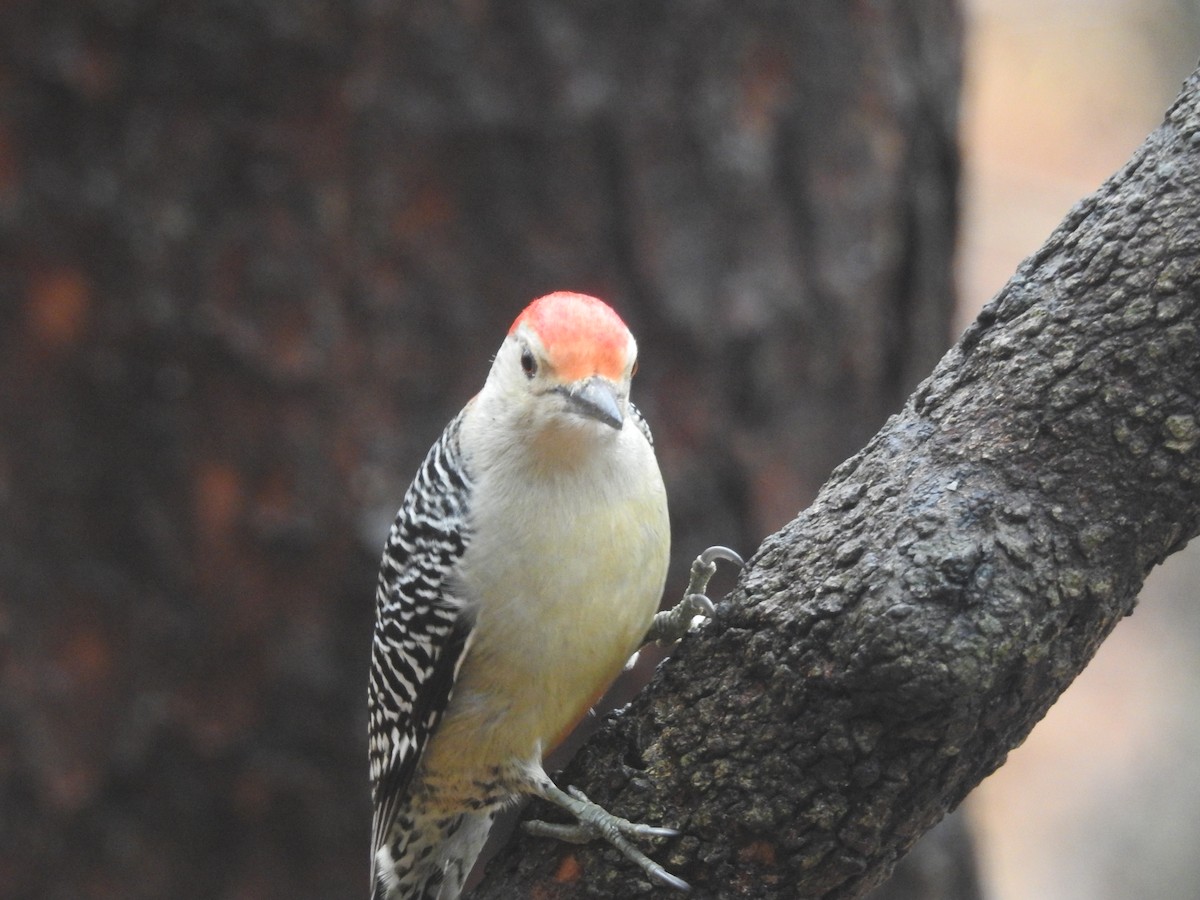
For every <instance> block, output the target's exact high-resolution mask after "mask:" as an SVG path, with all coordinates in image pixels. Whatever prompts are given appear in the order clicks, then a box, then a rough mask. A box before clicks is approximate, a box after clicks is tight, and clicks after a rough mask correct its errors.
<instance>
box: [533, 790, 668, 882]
mask: <svg viewBox="0 0 1200 900" xmlns="http://www.w3.org/2000/svg"><path fill="white" fill-rule="evenodd" d="M538 796H539V797H542V798H543V799H545V800H548V801H549V802H551V803H553V804H555V805H556V806H560V807H562V808H563V809H565V810H567V812H569V813H571V815H573V816H574V817H575V824H574V825H560V824H556V823H552V822H541V821H532V822H526V823H524V825H523V826H522V827H523V828H524V829H525V831H526V833H528V834H533V835H539V836H542V837H552V838H557V839H558V840H560V841H567V842H568V843H572V844H586V843H588V842H590V841H594V840H595V839H596V838H602V839H604V840H606V841H608V843H610V844H611V845H612V846H613V847H615V848H616V849H618V850H620V851H621V853H622V854H623V855H624V856H625V858H626V859H628V860H629V861H630V862H632V863H633V864H634V865H636V866H637V867H638V868H639V869H641V870H642V871H643V872H645V873H646V875H648V876H649V877H650V879H651V880H652V881H657V882H659V883H660V884H665V885H667V886H668V887H673V888H675V889H676V890H679V891H686V890H690V886H689V885H688V883H687V882H686V881H684V880H683V879H682V878H677V877H676V876H674V875H672V874H671V873H670V872H668V871H667V870H666V869H664V868H663V867H662V866H660V865H659V864H658V863H656V862H655V861H654V860H652V859H651V858H650V857H648V856H647V855H646V854H645V853H643V852H642V851H641V850H639V849H638V848H637V847H635V846H634V845H633V843H632V842H631V841H630V840H629V838H631V837H632V838H638V837H676V836H678V834H679V832H678V831H676V830H675V829H674V828H659V827H657V826H654V825H641V824H638V823H637V822H630V821H629V820H628V819H622V818H620V817H619V816H614V815H613V814H612V813H610V812H608V811H607V810H606V809H604V807H602V806H600V805H598V804H596V803H593V802H592V801H591V800H589V799H588V798H587V797H586V796H584V793H583V791H581V790H579V789H578V788H568V789H567V790H566V791H563V790H560V789H559V788H558V787H556V786H555V785H553V784H549V785H543V786H542V787H541V789H540V790H539V791H538Z"/></svg>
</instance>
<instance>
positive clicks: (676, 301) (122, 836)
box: [0, 0, 960, 898]
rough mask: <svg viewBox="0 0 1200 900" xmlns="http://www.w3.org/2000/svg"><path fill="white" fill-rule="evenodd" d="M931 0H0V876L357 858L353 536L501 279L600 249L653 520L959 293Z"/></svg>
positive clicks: (955, 39)
mask: <svg viewBox="0 0 1200 900" xmlns="http://www.w3.org/2000/svg"><path fill="white" fill-rule="evenodd" d="M959 24H960V23H959V19H958V13H957V7H956V4H955V3H953V2H952V0H928V2H919V3H905V2H901V0H881V2H863V3H852V4H823V5H814V4H799V3H793V4H782V3H749V4H734V3H727V4H712V3H708V4H705V3H700V4H697V3H694V2H679V0H674V2H673V0H651V2H640V3H625V4H621V3H592V4H553V3H546V2H535V0H521V2H513V3H504V4H499V3H497V4H486V3H476V4H444V3H440V2H432V0H426V2H414V3H396V4H392V5H388V4H381V3H334V2H299V0H290V2H273V3H235V2H232V0H210V2H201V3H187V4H176V3H154V4H152V3H144V2H138V0H128V2H93V3H83V2H67V0H50V2H38V3H33V2H16V3H9V4H6V5H5V6H4V7H3V10H0V48H2V50H0V298H2V300H0V421H2V422H3V423H4V427H3V428H2V429H0V640H2V641H3V654H2V655H0V666H2V669H0V673H2V674H0V677H2V681H3V685H4V688H3V691H2V692H0V829H2V832H3V835H2V837H3V839H2V840H0V895H3V896H5V897H27V896H34V895H36V896H44V897H56V896H62V897H79V896H88V897H104V896H120V897H163V896H173V897H181V898H186V897H216V896H238V897H243V898H251V897H274V896H289V897H318V896H328V897H334V896H336V897H344V896H354V895H355V894H356V893H357V892H360V891H364V890H365V886H366V850H365V848H366V846H367V829H368V821H369V810H368V798H367V788H366V767H365V740H364V733H365V710H364V696H365V669H366V657H367V642H368V639H369V638H368V636H369V628H370V621H371V616H372V605H371V603H372V601H371V598H372V590H373V580H374V572H375V566H376V562H377V559H378V552H379V548H380V546H381V544H382V539H383V535H384V533H385V530H386V526H387V523H388V522H389V520H390V518H391V516H392V514H393V512H394V509H395V507H396V505H397V504H398V502H399V499H400V496H401V494H402V493H403V490H404V488H405V486H406V484H407V481H408V479H409V477H410V476H411V474H412V472H413V470H414V468H415V466H416V464H417V462H418V461H419V459H420V457H421V455H422V454H423V453H424V451H425V449H426V448H427V447H428V445H429V443H430V442H431V441H432V440H433V438H434V437H435V436H436V434H437V433H438V431H439V430H440V429H441V427H442V425H443V424H444V422H445V421H446V420H447V419H448V418H449V416H450V415H452V414H453V412H454V411H455V410H456V409H457V408H458V407H459V405H461V403H462V402H463V401H465V399H466V398H467V397H469V396H470V395H471V394H472V393H473V392H474V391H475V390H476V389H477V388H478V385H479V384H480V383H481V381H482V378H483V376H484V373H485V372H486V369H487V365H488V358H489V355H490V354H491V353H492V352H493V351H494V349H495V346H496V345H497V344H498V342H499V339H500V336H501V335H502V334H503V333H504V331H505V329H506V328H507V325H508V323H509V322H510V321H511V319H512V317H513V316H514V314H515V313H516V312H517V311H518V310H519V308H520V307H521V306H522V305H523V304H524V303H525V302H526V301H528V300H529V299H530V298H532V297H533V296H535V295H537V294H540V293H544V292H546V291H548V290H552V289H557V288H574V289H579V290H585V291H590V292H594V293H597V294H600V295H602V296H604V297H606V298H607V299H609V300H610V301H611V302H613V303H614V305H615V306H616V307H617V308H618V309H619V310H620V311H621V312H622V313H623V314H624V315H625V316H626V318H627V320H628V321H629V322H630V325H631V326H632V328H633V330H634V332H635V333H636V334H637V335H638V337H639V341H640V343H641V345H642V348H643V357H642V359H643V362H642V372H641V374H640V375H639V380H638V384H637V386H636V392H637V400H638V402H639V403H640V405H641V406H642V408H643V409H644V411H645V412H646V413H647V415H648V417H649V418H650V420H651V422H652V425H653V426H654V428H655V432H656V435H657V437H658V441H659V448H660V458H661V460H662V463H663V467H664V469H665V471H666V473H667V477H668V481H669V484H668V488H669V491H670V495H671V499H672V503H673V516H674V525H675V534H676V538H675V540H676V547H677V557H678V560H677V564H676V565H675V567H674V569H673V572H674V576H673V582H672V587H671V593H672V595H674V594H675V593H676V591H677V590H678V588H679V586H681V584H682V576H683V573H684V571H685V568H686V562H687V560H688V559H690V557H691V556H692V555H694V553H695V552H696V551H697V550H698V549H700V548H702V547H703V546H705V545H707V544H709V543H714V542H722V543H729V544H732V545H734V546H737V547H739V548H740V549H742V550H747V551H748V550H752V549H753V548H754V547H755V546H756V545H757V544H758V542H759V540H760V539H761V538H762V536H763V535H765V534H766V533H768V532H769V531H771V530H773V529H774V528H776V527H778V526H780V525H781V524H782V523H783V522H784V521H786V520H787V519H788V518H790V517H791V516H792V515H793V514H794V513H795V512H796V510H797V509H799V508H801V507H802V506H803V505H804V504H805V503H807V501H808V500H809V499H811V497H812V495H813V493H814V492H815V490H816V487H817V486H818V485H819V484H820V483H821V482H822V481H823V480H824V479H825V477H826V475H827V474H828V472H829V470H830V469H831V468H832V467H833V466H834V465H835V464H836V463H838V462H839V461H841V460H842V459H843V458H844V457H846V456H847V455H849V454H850V453H851V452H853V451H854V450H855V449H857V448H858V447H859V446H860V445H861V444H862V443H863V441H864V440H865V439H866V438H867V437H868V436H869V435H870V434H871V433H872V432H874V430H875V429H876V428H877V427H878V426H879V425H880V423H881V422H882V421H883V419H884V417H885V416H886V414H887V413H889V412H891V411H894V410H895V409H897V408H899V406H900V404H901V402H902V398H903V397H904V396H905V395H906V394H907V393H908V391H909V390H911V389H912V387H913V386H914V384H915V383H916V381H917V379H918V378H919V377H921V376H922V375H923V374H925V373H926V372H927V371H928V370H929V369H930V367H931V366H932V365H933V363H934V362H935V361H936V359H937V358H938V356H939V355H940V354H941V352H942V351H943V350H944V348H945V346H946V343H947V328H948V323H949V320H950V311H951V308H952V305H953V290H952V251H953V240H954V230H955V184H956V176H957V159H956V147H955V129H956V110H957V92H958V85H959V63H960V60H959V55H960V35H959Z"/></svg>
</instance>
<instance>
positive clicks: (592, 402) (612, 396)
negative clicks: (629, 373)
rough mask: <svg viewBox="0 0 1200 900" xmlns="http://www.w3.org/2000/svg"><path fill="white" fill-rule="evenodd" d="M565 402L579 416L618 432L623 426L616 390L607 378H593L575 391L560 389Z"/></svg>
mask: <svg viewBox="0 0 1200 900" xmlns="http://www.w3.org/2000/svg"><path fill="white" fill-rule="evenodd" d="M559 390H560V392H561V393H562V395H563V396H564V397H566V398H567V402H568V403H569V404H570V405H571V407H572V408H573V409H574V410H575V412H577V413H579V414H580V415H581V416H587V417H588V418H589V419H595V420H596V421H597V422H603V423H604V424H605V425H611V426H612V427H613V428H615V429H617V430H618V431H620V430H621V426H622V425H624V424H625V415H624V413H622V412H621V404H620V402H619V401H618V397H617V389H616V387H615V386H614V385H613V383H612V382H611V381H609V380H608V379H607V378H600V377H597V376H593V377H591V378H589V379H588V380H587V381H585V382H584V383H583V385H582V386H581V387H579V388H576V389H575V390H571V389H570V388H566V387H563V388H560V389H559Z"/></svg>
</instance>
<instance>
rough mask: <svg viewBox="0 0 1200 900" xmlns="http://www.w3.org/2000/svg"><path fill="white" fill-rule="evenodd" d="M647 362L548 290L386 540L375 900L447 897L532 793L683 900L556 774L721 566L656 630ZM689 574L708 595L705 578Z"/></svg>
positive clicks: (613, 328) (613, 326)
mask: <svg viewBox="0 0 1200 900" xmlns="http://www.w3.org/2000/svg"><path fill="white" fill-rule="evenodd" d="M636 368H637V344H636V342H635V341H634V338H633V336H632V334H630V332H629V329H628V328H627V327H626V326H625V323H624V322H622V321H621V319H620V317H619V316H618V315H617V313H616V312H614V311H613V310H612V309H611V308H610V307H609V306H608V305H607V304H605V303H604V302H602V301H601V300H598V299H596V298H594V297H589V296H585V295H583V294H574V293H566V292H560V293H554V294H549V295H547V296H545V297H541V298H539V299H537V300H535V301H533V302H532V303H531V304H530V305H529V306H528V307H526V308H525V310H524V311H523V312H522V313H521V314H520V315H519V316H518V317H517V319H516V321H515V322H514V323H513V325H512V327H511V329H510V330H509V332H508V335H507V337H506V338H505V339H504V342H503V344H502V345H501V346H500V349H499V351H498V352H497V353H496V356H495V359H494V361H493V363H492V367H491V370H490V371H489V373H488V376H487V380H486V381H485V383H484V386H483V389H482V390H481V391H480V392H479V393H478V394H476V395H475V397H474V398H472V399H471V400H470V401H469V402H468V403H467V404H466V406H465V407H464V408H463V410H462V411H461V412H460V413H459V414H458V415H457V416H456V417H455V418H454V419H453V420H452V421H451V422H450V424H449V425H448V426H447V427H446V429H445V431H444V432H443V433H442V435H441V437H440V438H439V439H438V441H437V442H436V443H435V444H434V445H433V447H432V448H431V449H430V451H429V453H428V455H427V456H426V457H425V460H424V462H423V463H422V465H421V467H420V469H419V470H418V472H417V475H416V477H415V479H414V480H413V482H412V485H411V486H410V487H409V489H408V491H407V493H406V494H405V496H404V499H403V502H402V505H401V507H400V511H399V513H398V514H397V516H396V520H395V522H394V524H393V525H392V528H391V531H390V532H389V534H388V537H387V541H386V544H385V547H384V551H383V559H382V562H381V565H380V571H379V579H378V585H377V590H376V621H375V629H374V635H373V642H372V653H371V672H370V682H369V690H368V712H369V752H370V775H371V790H372V799H373V802H374V819H373V823H372V826H373V827H372V835H373V837H372V897H373V898H374V900H454V898H457V897H458V896H459V894H460V892H461V890H462V885H463V882H464V881H465V880H466V877H467V875H468V873H469V872H470V870H471V867H472V865H473V864H474V862H475V859H476V857H477V856H478V854H479V851H480V849H481V848H482V847H483V843H484V841H485V840H486V838H487V834H488V831H489V829H490V828H491V824H492V821H493V819H494V817H495V815H496V813H497V812H498V811H499V810H501V809H502V808H503V807H504V806H506V805H507V804H510V803H512V802H514V801H515V800H516V799H518V798H519V797H521V796H527V795H532V796H538V797H542V798H544V799H546V800H548V801H550V802H551V803H554V804H556V805H558V806H560V807H562V808H563V809H565V810H567V811H568V812H570V813H571V814H572V816H573V817H574V818H575V820H576V824H574V825H569V826H567V825H549V824H547V823H531V825H532V830H535V831H536V832H537V833H541V834H548V835H553V836H556V837H559V838H563V839H566V840H575V841H582V840H588V839H591V838H594V837H603V838H605V839H607V840H608V841H609V842H610V843H612V844H613V845H614V846H616V847H617V848H618V849H620V850H621V851H622V852H623V853H624V854H625V855H626V857H628V858H629V859H631V860H632V861H633V862H635V863H636V864H637V865H639V866H640V867H641V868H642V869H643V870H644V871H645V872H646V873H647V874H648V875H649V876H650V877H652V878H654V879H656V880H658V881H660V882H662V883H664V884H667V885H671V886H673V887H677V888H686V887H687V885H686V884H685V883H684V882H683V881H682V880H680V879H678V878H676V877H675V876H673V875H671V874H669V873H668V872H666V871H665V870H664V869H663V868H662V867H661V866H659V865H658V864H656V863H654V862H653V861H652V860H650V859H649V858H648V857H647V856H645V854H643V853H642V852H641V851H640V850H639V849H637V847H635V846H634V845H633V843H632V842H631V840H630V838H634V837H639V836H651V837H653V836H669V835H674V834H676V832H674V831H673V830H671V829H666V828H655V827H651V826H646V825H638V824H635V823H631V822H629V821H626V820H624V819H620V818H617V817H616V816H613V815H611V814H609V813H607V812H606V811H605V810H603V809H602V808H601V807H599V806H597V805H596V804H594V803H591V802H590V801H589V800H588V799H587V798H586V797H585V796H584V795H583V794H582V793H581V792H579V791H577V790H575V789H573V788H572V789H571V790H570V791H569V792H567V791H562V790H560V789H559V788H558V787H557V786H556V785H555V784H554V783H553V782H552V781H551V779H550V778H549V776H548V775H547V774H546V773H545V771H544V770H543V767H542V759H543V757H544V755H545V754H546V753H548V752H549V751H550V750H552V749H553V748H554V747H555V746H556V745H557V744H558V743H559V742H560V741H561V740H563V739H564V738H565V737H566V736H567V734H569V733H570V731H571V730H572V729H573V728H574V726H575V725H576V724H578V722H579V721H580V720H581V719H582V718H583V716H585V715H586V714H587V712H588V710H589V709H590V708H591V706H592V704H593V703H594V702H595V701H596V700H597V699H599V697H600V696H601V695H602V694H603V693H604V691H605V690H606V688H607V687H608V686H609V684H610V683H611V682H612V680H613V679H614V678H615V677H616V676H617V674H619V672H620V671H621V669H622V667H623V666H624V665H625V663H626V661H627V660H628V659H629V658H630V656H631V655H632V654H633V653H634V652H635V651H636V650H637V649H638V648H639V647H640V646H641V645H642V644H643V643H645V641H646V640H647V639H648V638H649V639H654V640H658V641H660V642H662V643H666V642H669V641H673V640H676V639H678V637H679V636H681V634H682V633H683V632H685V631H686V630H687V629H688V628H689V627H690V625H691V624H692V622H693V620H694V617H695V616H697V615H706V614H711V611H712V604H711V602H710V601H709V600H708V598H707V597H705V596H704V595H703V590H704V585H706V584H707V580H708V575H711V574H712V571H713V570H714V569H715V560H716V559H719V558H724V559H730V560H732V561H734V562H737V563H740V562H741V561H740V560H739V559H738V558H737V555H736V554H734V553H733V552H732V551H729V550H725V549H724V548H710V550H708V551H705V554H702V556H701V558H700V559H698V560H697V562H696V564H695V565H694V566H693V582H692V585H691V586H690V587H689V593H688V595H687V596H685V598H684V601H683V602H682V603H681V604H679V606H677V607H676V609H675V610H672V611H671V612H668V613H659V614H658V616H657V617H656V615H655V611H656V609H657V608H658V603H659V598H660V596H661V594H662V589H663V585H664V582H665V580H666V574H667V558H668V555H669V549H670V530H669V526H668V520H667V498H666V491H665V489H664V487H663V481H662V476H661V474H660V472H659V468H658V463H657V461H656V459H655V455H654V448H653V441H652V438H651V435H650V430H649V428H648V427H647V425H646V422H645V420H644V419H643V418H642V416H641V414H640V413H639V412H638V410H637V409H636V408H635V407H634V406H633V405H632V404H631V403H630V402H629V387H630V381H631V379H632V378H633V374H634V372H635V370H636ZM697 574H699V575H700V576H701V577H700V579H699V580H697V577H696V576H697Z"/></svg>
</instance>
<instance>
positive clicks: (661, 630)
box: [646, 547, 745, 646]
mask: <svg viewBox="0 0 1200 900" xmlns="http://www.w3.org/2000/svg"><path fill="white" fill-rule="evenodd" d="M718 559H724V560H727V561H728V562H731V563H733V564H734V565H736V566H738V567H739V568H740V567H741V566H743V565H745V564H744V563H743V562H742V558H741V557H740V556H738V555H737V554H736V553H734V552H733V551H732V550H730V549H729V548H728V547H709V548H708V549H707V550H705V551H704V552H703V553H701V554H700V555H699V556H697V557H696V561H695V562H693V563H692V574H691V579H690V580H689V581H688V587H687V591H686V592H685V593H684V595H683V599H682V600H680V601H679V602H678V603H677V604H675V606H674V607H673V608H672V609H668V610H663V611H662V612H660V613H657V614H655V616H654V621H653V622H651V623H650V631H649V632H647V633H646V643H647V644H649V643H650V642H651V641H653V642H654V643H656V644H660V645H663V646H666V645H667V644H673V643H675V642H676V641H678V640H680V639H681V638H682V637H683V636H684V635H685V634H687V633H688V631H689V630H691V627H692V625H694V624H695V621H696V618H697V617H702V618H710V617H711V616H712V615H713V613H714V612H716V607H714V606H713V602H712V601H711V600H710V599H708V597H707V595H705V593H704V592H705V591H706V590H707V589H708V582H709V579H710V578H712V577H713V573H715V572H716V571H717V560H718Z"/></svg>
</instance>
